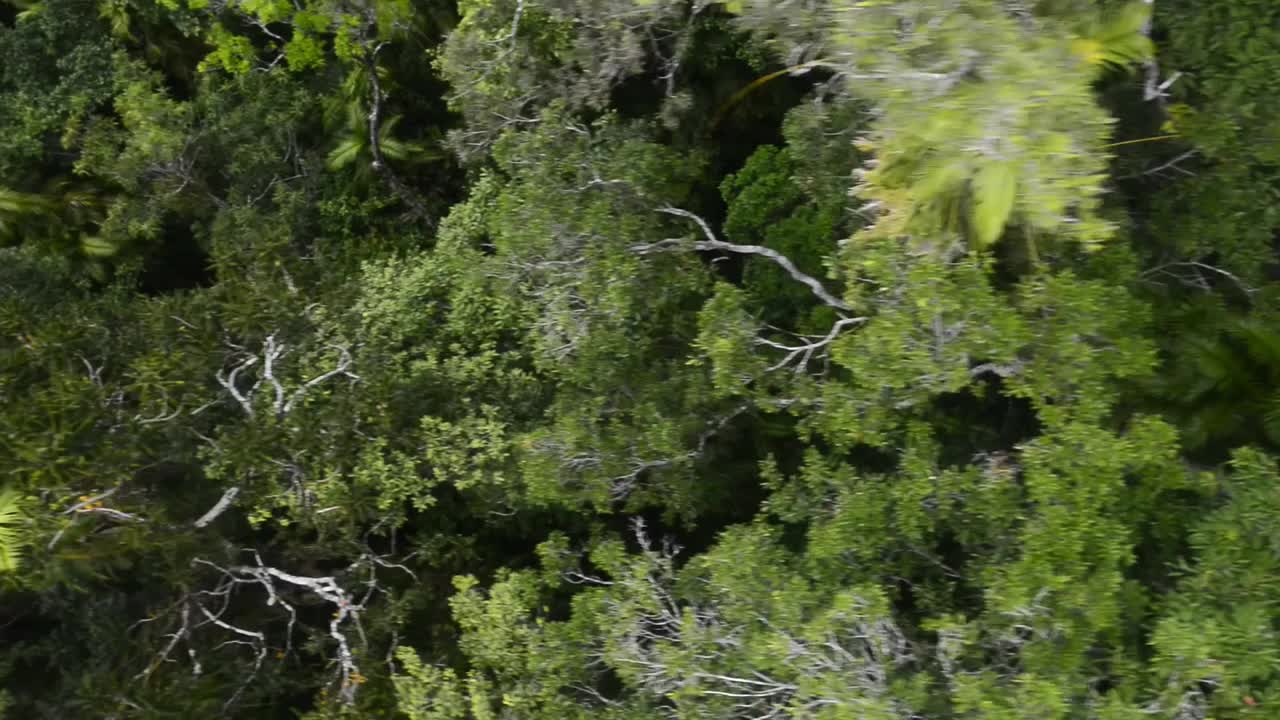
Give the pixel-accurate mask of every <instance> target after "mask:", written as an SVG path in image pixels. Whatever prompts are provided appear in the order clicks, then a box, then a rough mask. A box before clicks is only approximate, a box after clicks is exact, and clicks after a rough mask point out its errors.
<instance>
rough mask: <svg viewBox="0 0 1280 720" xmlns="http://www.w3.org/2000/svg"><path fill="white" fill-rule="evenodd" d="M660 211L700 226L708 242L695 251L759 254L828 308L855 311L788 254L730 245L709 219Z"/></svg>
mask: <svg viewBox="0 0 1280 720" xmlns="http://www.w3.org/2000/svg"><path fill="white" fill-rule="evenodd" d="M658 212H661V213H666V214H667V215H675V216H676V217H682V218H685V219H687V220H692V221H693V222H694V223H696V224H697V225H698V227H699V229H701V230H702V235H703V237H705V238H706V239H705V240H699V241H694V242H693V243H692V248H693V249H695V250H701V251H720V252H730V253H735V254H738V255H756V256H759V257H763V258H765V259H767V260H769V261H770V262H772V263H773V264H775V265H777V266H778V267H780V268H782V270H783V271H784V272H786V273H787V274H788V275H790V276H791V278H792V279H793V280H795V281H796V282H799V283H802V284H803V285H805V286H806V287H808V288H809V290H810V291H811V292H812V293H813V295H814V297H816V298H818V299H819V300H821V301H822V303H823V304H824V305H828V306H830V307H833V308H835V309H837V310H842V311H845V312H850V311H851V310H852V308H850V307H849V306H848V305H847V304H846V303H845V302H844V301H842V300H840V299H839V298H837V297H836V296H835V295H832V294H831V293H830V292H828V291H827V289H826V288H825V287H823V285H822V283H821V282H819V281H818V280H817V279H816V278H814V277H813V276H811V275H808V274H806V273H804V272H803V271H801V270H800V268H798V267H796V264H795V263H794V262H792V261H791V258H788V257H787V256H786V255H783V254H782V253H780V252H778V251H777V250H774V249H772V248H767V247H764V246H763V245H739V244H737V243H730V242H725V241H723V240H720V239H719V238H717V237H716V235H715V232H713V231H712V230H711V226H710V225H709V224H708V223H707V221H706V220H704V219H702V217H700V216H699V215H696V214H694V213H691V212H689V211H688V210H682V209H680V208H675V207H662V208H658ZM688 246H689V245H688V244H687V243H686V242H685V241H683V240H678V239H670V240H662V241H659V242H656V243H650V244H647V245H634V246H632V247H631V248H630V250H631V252H634V253H639V254H641V255H643V254H647V253H651V252H665V251H671V250H679V249H681V248H682V247H688Z"/></svg>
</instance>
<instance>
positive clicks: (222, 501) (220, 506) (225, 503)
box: [193, 485, 240, 528]
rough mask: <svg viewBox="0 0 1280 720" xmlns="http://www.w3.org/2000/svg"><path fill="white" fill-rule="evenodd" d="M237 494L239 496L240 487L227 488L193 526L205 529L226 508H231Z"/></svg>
mask: <svg viewBox="0 0 1280 720" xmlns="http://www.w3.org/2000/svg"><path fill="white" fill-rule="evenodd" d="M239 494H240V487H239V486H238V485H237V486H235V487H230V488H227V490H226V491H225V492H223V493H222V497H221V498H219V499H218V502H216V503H214V505H213V507H211V508H209V510H208V512H206V513H205V514H204V515H201V516H200V518H199V519H198V520H196V521H195V523H193V524H194V525H195V526H196V527H198V528H202V527H207V526H208V525H209V523H212V522H213V521H214V520H217V519H218V517H219V516H221V515H222V513H224V512H226V511H227V508H229V507H231V503H232V502H233V501H234V500H235V499H236V496H237V495H239Z"/></svg>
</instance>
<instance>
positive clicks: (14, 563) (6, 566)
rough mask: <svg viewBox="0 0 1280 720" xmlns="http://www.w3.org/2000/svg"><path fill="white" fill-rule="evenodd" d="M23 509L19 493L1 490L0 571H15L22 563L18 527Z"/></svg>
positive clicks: (20, 535) (20, 537)
mask: <svg viewBox="0 0 1280 720" xmlns="http://www.w3.org/2000/svg"><path fill="white" fill-rule="evenodd" d="M20 513H21V511H20V510H19V508H18V493H17V492H16V491H14V490H13V489H12V488H5V489H4V490H0V572H13V571H15V570H17V569H18V567H19V566H20V565H21V563H22V544H23V543H22V540H23V538H22V534H21V533H20V531H19V530H18V528H17V523H18V520H19V518H20Z"/></svg>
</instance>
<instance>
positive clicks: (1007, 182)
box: [969, 161, 1018, 248]
mask: <svg viewBox="0 0 1280 720" xmlns="http://www.w3.org/2000/svg"><path fill="white" fill-rule="evenodd" d="M971 190H972V207H971V215H970V219H969V221H970V226H971V229H972V232H973V240H974V243H975V244H976V245H977V246H978V247H980V248H981V247H987V246H988V245H990V244H992V243H994V242H995V241H996V240H999V239H1000V234H1001V233H1002V232H1004V226H1005V224H1006V223H1007V222H1008V221H1009V215H1010V213H1012V212H1013V203H1014V200H1015V199H1016V197H1017V190H1018V178H1017V175H1016V174H1015V173H1014V170H1013V167H1012V165H1010V164H1009V163H1007V162H1002V161H989V162H987V163H984V164H983V165H982V166H981V167H979V168H978V171H977V173H975V174H974V176H973V181H972V183H971Z"/></svg>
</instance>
